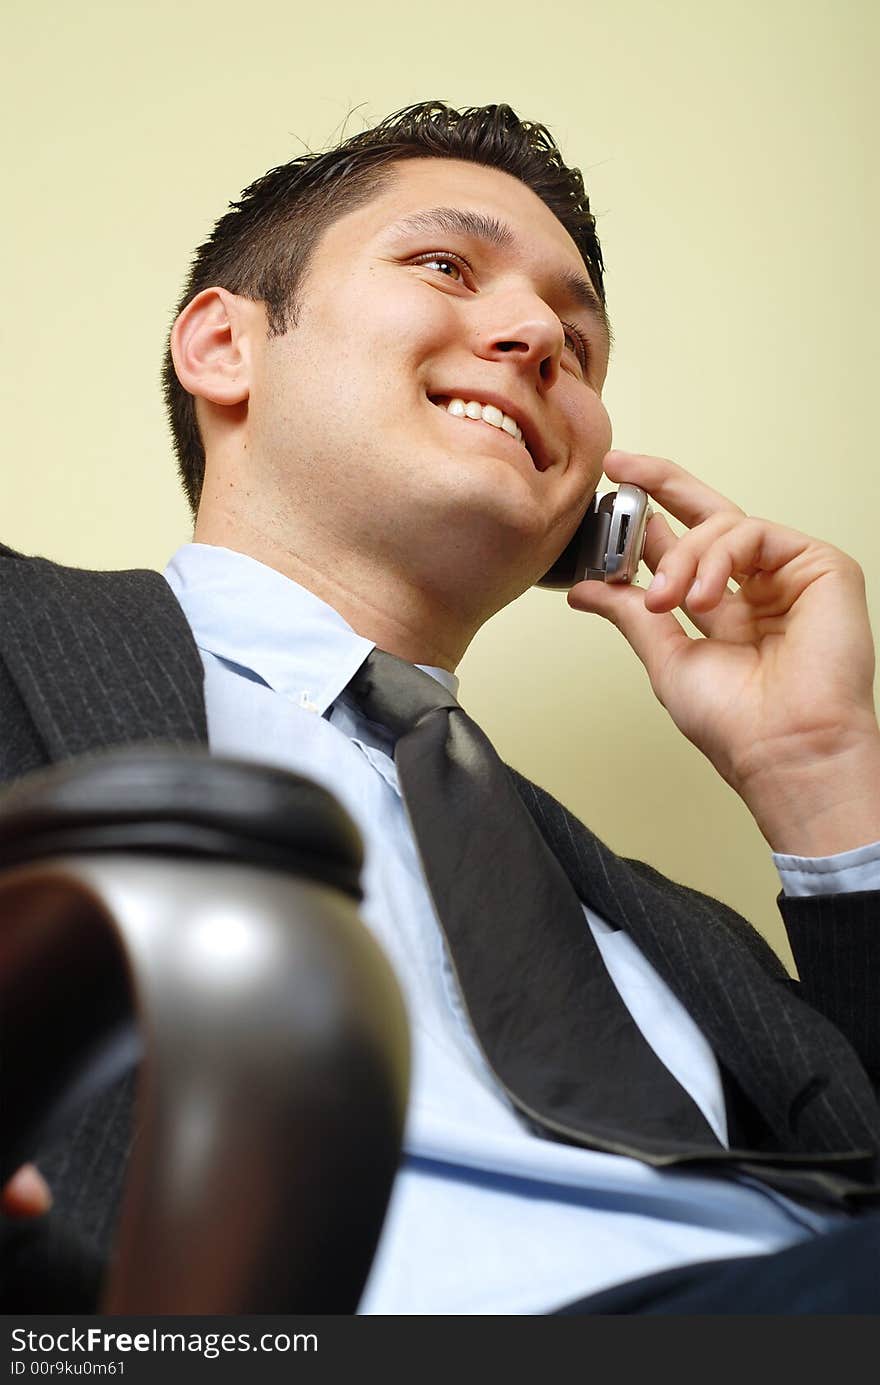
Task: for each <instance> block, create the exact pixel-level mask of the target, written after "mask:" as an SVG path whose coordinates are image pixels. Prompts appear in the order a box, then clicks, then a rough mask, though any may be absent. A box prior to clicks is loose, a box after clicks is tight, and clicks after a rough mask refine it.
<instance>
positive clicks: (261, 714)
mask: <svg viewBox="0 0 880 1385" xmlns="http://www.w3.org/2000/svg"><path fill="white" fill-rule="evenodd" d="M165 577H166V579H167V581H168V583H169V585H170V587H171V589H172V591H173V592H174V594H175V596H176V597H177V599H178V601H179V602H180V604H181V606H182V608H183V611H184V613H185V615H186V618H187V620H188V622H189V625H190V627H191V629H192V631H193V634H194V637H195V641H196V644H197V646H198V648H199V651H200V653H201V656H202V660H203V663H204V667H205V700H206V708H207V719H208V736H209V743H210V747H211V749H212V751H213V752H214V753H216V754H221V755H222V754H228V755H234V756H240V757H242V758H245V759H250V760H254V761H259V762H262V763H267V764H272V765H277V766H280V767H281V768H284V769H288V770H292V771H293V772H295V773H297V774H301V775H305V776H306V777H308V778H311V779H313V780H315V781H316V782H318V783H320V784H322V785H324V786H325V787H326V788H327V789H329V790H330V791H331V793H333V794H334V795H335V796H336V797H337V798H338V799H339V801H340V802H341V803H342V804H343V806H344V807H345V808H346V810H347V811H348V812H349V813H350V815H351V817H352V818H353V819H354V821H355V822H356V823H357V825H358V827H359V829H360V831H361V834H362V836H363V838H364V845H365V856H366V860H365V867H364V874H363V881H362V883H363V889H364V901H363V904H362V906H361V916H362V918H363V920H364V922H365V924H366V925H367V927H368V928H369V929H370V930H371V931H372V933H373V934H374V936H375V937H376V938H377V939H378V941H379V943H380V944H381V945H382V947H383V948H384V949H385V952H386V954H387V955H388V957H389V959H390V961H391V963H392V966H393V967H394V970H395V972H396V974H397V977H398V980H399V982H400V984H401V988H402V990H403V994H404V997H405V1001H406V1006H407V1011H408V1015H409V1021H410V1027H411V1034H412V1045H413V1069H412V1087H411V1096H410V1104H409V1110H408V1116H407V1122H406V1131H405V1137H404V1157H403V1162H402V1166H401V1170H400V1172H399V1174H398V1177H397V1180H396V1183H395V1187H394V1190H393V1193H392V1197H391V1202H390V1206H389V1211H388V1217H387V1220H386V1224H385V1227H384V1230H383V1233H382V1237H381V1241H380V1244H379V1249H378V1252H377V1255H376V1259H375V1262H374V1265H373V1269H372V1271H371V1275H370V1278H369V1281H368V1283H367V1287H366V1290H365V1293H364V1297H363V1299H362V1302H361V1305H360V1309H359V1311H360V1312H361V1313H366V1314H376V1313H378V1314H447V1313H448V1314H509V1315H519V1314H542V1313H547V1312H552V1311H553V1310H554V1309H555V1308H558V1307H561V1306H562V1305H563V1304H565V1303H568V1302H571V1301H573V1300H575V1299H578V1298H581V1297H583V1296H585V1295H587V1294H590V1293H596V1292H599V1291H600V1290H602V1289H605V1288H608V1287H610V1286H611V1285H613V1284H618V1283H621V1282H623V1281H624V1280H627V1279H634V1278H637V1277H639V1276H642V1275H646V1274H652V1273H655V1272H657V1271H659V1270H664V1269H670V1268H672V1267H674V1266H676V1265H680V1264H686V1263H689V1262H696V1261H701V1260H713V1259H717V1258H721V1257H724V1256H739V1255H752V1254H759V1253H762V1252H769V1251H773V1250H776V1249H780V1248H782V1247H784V1246H787V1245H790V1244H793V1243H794V1242H796V1241H800V1240H804V1239H806V1238H808V1237H810V1236H813V1235H816V1234H819V1233H821V1231H822V1230H824V1229H826V1228H829V1227H831V1226H834V1225H837V1224H838V1223H839V1222H841V1221H843V1220H845V1214H842V1213H836V1212H829V1213H821V1214H820V1213H817V1212H815V1211H812V1210H807V1209H805V1208H802V1207H800V1206H799V1205H797V1204H795V1203H793V1202H791V1201H789V1200H788V1199H786V1198H784V1197H783V1196H781V1195H780V1194H777V1193H775V1192H773V1191H771V1190H769V1189H765V1188H762V1187H760V1186H759V1185H758V1184H752V1183H750V1182H749V1181H747V1180H746V1179H745V1178H743V1179H741V1180H738V1181H734V1180H733V1179H730V1178H723V1179H722V1178H711V1177H707V1176H705V1175H696V1174H693V1173H690V1172H685V1171H682V1170H663V1171H661V1170H657V1169H653V1168H650V1167H649V1166H648V1165H646V1164H642V1163H640V1162H639V1161H638V1160H635V1159H628V1158H623V1157H620V1156H617V1155H610V1154H601V1153H597V1152H594V1151H592V1150H585V1149H580V1148H576V1147H573V1146H570V1145H565V1144H557V1143H555V1142H552V1141H548V1140H542V1139H540V1138H538V1137H536V1136H535V1135H533V1134H532V1133H531V1132H530V1131H529V1130H527V1129H526V1128H525V1126H524V1124H523V1123H522V1122H521V1120H520V1118H519V1116H518V1114H517V1113H516V1111H515V1110H514V1108H513V1107H512V1105H511V1104H510V1102H509V1101H508V1099H507V1097H506V1096H505V1094H504V1093H503V1091H502V1090H501V1089H500V1088H499V1086H498V1084H497V1083H496V1081H495V1079H494V1077H493V1076H492V1073H491V1072H490V1070H489V1069H488V1067H487V1065H486V1063H485V1061H484V1059H483V1057H482V1055H481V1053H480V1050H479V1048H478V1046H477V1044H476V1041H475V1039H474V1037H473V1034H472V1031H471V1029H470V1025H469V1022H468V1020H467V1018H466V1016H465V1014H464V1011H463V1007H462V1004H461V1000H460V997H459V994H458V991H457V987H456V983H455V980H454V977H453V974H452V970H451V967H450V965H449V961H448V958H447V956H446V952H445V946H444V942H443V938H442V934H441V932H440V928H439V925H438V922H437V917H436V914H435V911H434V906H433V903H432V901H431V898H430V894H429V892H428V889H427V886H426V884H425V880H424V876H423V873H422V868H421V864H420V861H419V857H418V853H417V850H416V847H415V843H414V839H413V836H412V832H411V829H410V827H409V822H408V819H407V816H406V811H405V808H404V805H403V801H402V799H401V795H400V790H399V787H398V782H397V773H396V769H395V765H394V760H393V758H392V755H393V741H392V739H391V738H390V737H389V736H388V735H387V733H386V732H385V731H384V730H383V729H382V728H379V727H376V726H375V725H374V724H373V723H371V722H368V721H367V720H366V719H365V718H364V717H362V716H361V715H360V714H359V712H358V711H357V710H356V709H355V708H354V707H353V706H352V705H351V704H350V703H349V702H347V701H346V700H345V699H344V698H342V697H341V694H342V693H343V692H344V689H345V687H346V685H347V684H348V682H349V680H350V679H351V678H352V677H353V675H354V673H355V672H356V671H357V669H358V668H359V667H360V665H361V664H362V663H363V661H364V659H365V658H366V657H367V655H368V654H369V652H370V650H371V649H372V648H373V642H372V641H370V640H368V639H365V638H364V637H363V636H361V635H358V634H356V633H355V631H354V630H352V629H351V627H350V626H349V625H348V624H347V622H346V621H345V620H343V618H342V617H341V616H340V615H339V614H338V612H336V611H335V610H333V609H332V608H331V607H330V606H328V605H327V604H326V603H325V602H323V601H321V600H319V598H318V597H316V596H315V595H314V594H313V593H311V592H310V591H308V590H306V589H305V588H303V587H301V586H299V585H298V584H297V583H295V582H293V581H291V580H290V579H289V578H287V577H284V576H283V575H282V574H280V573H279V572H276V571H275V570H274V569H272V568H269V567H266V566H265V565H264V564H262V563H259V562H257V561H256V560H255V559H253V558H249V557H246V556H245V555H243V554H240V553H235V552H232V551H231V550H229V549H224V548H217V547H213V546H210V545H206V544H186V545H184V546H183V547H182V548H181V549H179V550H178V552H177V553H176V554H175V555H174V557H173V558H172V559H171V562H170V563H169V564H168V567H167V568H166V570H165ZM420 667H425V671H426V672H427V673H430V674H432V675H433V677H435V678H437V679H438V680H439V681H440V682H441V683H443V684H444V686H446V687H447V688H449V689H450V690H451V691H452V692H453V693H455V694H456V695H457V694H458V679H457V677H456V676H455V675H454V674H452V673H449V672H448V671H447V670H445V669H440V668H433V667H426V666H424V665H420ZM774 859H775V860H776V863H777V866H778V867H779V869H780V875H781V878H782V881H783V888H784V889H785V891H786V893H796V894H807V893H829V892H831V891H834V890H838V889H841V890H846V889H849V890H856V889H877V888H880V844H875V845H873V846H870V847H862V848H859V849H858V850H857V851H849V852H845V853H843V854H842V855H841V856H839V857H831V858H822V859H821V860H815V859H812V858H810V859H804V858H801V857H790V856H787V857H782V856H777V857H775V858H774ZM584 917H585V923H586V925H587V926H588V927H589V928H590V929H591V930H592V932H593V935H594V937H595V938H596V942H597V944H598V946H599V948H600V950H601V952H602V955H603V958H604V960H605V963H606V966H607V967H608V970H609V972H610V974H611V976H612V978H613V980H614V983H615V985H616V986H617V988H618V990H619V991H620V993H621V995H622V997H623V999H624V1001H625V1003H626V1004H627V1006H628V1007H629V1009H630V1012H631V1014H632V1016H633V1019H634V1020H635V1022H636V1024H637V1025H638V1026H639V1028H640V1029H641V1031H642V1033H643V1034H644V1036H645V1038H646V1039H647V1041H648V1042H649V1043H650V1044H651V1046H652V1047H653V1048H654V1050H655V1052H656V1053H657V1055H658V1057H659V1058H660V1059H661V1060H662V1061H663V1062H664V1063H665V1064H666V1066H667V1067H668V1068H669V1069H670V1071H671V1072H672V1073H673V1074H674V1075H675V1077H676V1078H677V1079H678V1080H679V1082H681V1084H682V1085H683V1086H684V1087H685V1088H686V1089H687V1091H688V1092H689V1093H690V1094H691V1096H692V1097H693V1099H694V1100H695V1101H696V1102H697V1104H698V1105H699V1107H700V1109H701V1110H702V1111H703V1113H704V1115H705V1116H706V1119H707V1120H708V1122H709V1124H710V1125H711V1126H712V1128H713V1129H714V1130H715V1132H716V1134H717V1135H718V1138H719V1140H721V1142H722V1143H726V1142H727V1129H726V1122H725V1113H724V1100H723V1096H722V1090H721V1081H720V1076H719V1072H718V1068H717V1064H716V1062H715V1058H714V1056H713V1054H712V1051H711V1049H710V1048H709V1045H708V1044H707V1042H706V1040H705V1039H704V1038H703V1036H702V1034H701V1033H700V1031H699V1030H698V1029H697V1027H696V1025H695V1024H694V1023H693V1021H692V1020H691V1018H690V1016H689V1015H688V1014H687V1012H686V1011H685V1010H684V1008H683V1007H682V1005H681V1004H680V1002H679V1001H678V1000H677V999H676V997H675V996H674V995H673V993H672V992H671V991H670V990H669V988H668V986H667V985H666V984H665V982H664V981H663V980H662V979H661V978H660V977H659V976H658V975H657V973H656V972H655V971H654V969H653V968H652V966H651V965H650V963H649V962H648V961H647V959H646V958H645V957H644V956H643V955H642V953H641V952H640V950H639V949H638V948H637V947H636V946H635V944H634V943H633V941H632V939H631V938H630V937H629V936H628V935H627V934H626V933H624V932H619V931H614V930H612V929H611V928H610V927H609V926H608V924H607V923H606V922H605V920H603V919H602V918H601V917H600V916H599V915H597V914H595V913H594V912H593V911H592V910H591V909H588V908H587V907H586V906H584Z"/></svg>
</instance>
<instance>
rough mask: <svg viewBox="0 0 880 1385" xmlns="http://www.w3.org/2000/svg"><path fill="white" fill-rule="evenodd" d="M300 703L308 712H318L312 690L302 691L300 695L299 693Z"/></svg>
mask: <svg viewBox="0 0 880 1385" xmlns="http://www.w3.org/2000/svg"><path fill="white" fill-rule="evenodd" d="M299 705H300V706H301V707H302V708H303V709H304V710H305V711H306V712H317V710H318V706H317V703H315V702H313V701H312V694H311V691H310V690H307V691H306V692H301V693H300V695H299Z"/></svg>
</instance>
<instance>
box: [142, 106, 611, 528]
mask: <svg viewBox="0 0 880 1385" xmlns="http://www.w3.org/2000/svg"><path fill="white" fill-rule="evenodd" d="M426 157H430V158H440V159H464V160H469V161H470V162H471V163H477V164H485V165H488V166H489V167H491V168H497V169H500V170H501V172H503V173H510V174H512V175H513V176H514V177H515V178H519V180H520V181H521V182H523V183H525V184H526V185H527V186H528V187H530V188H531V189H532V191H533V192H535V193H536V194H537V196H538V197H540V198H541V200H542V201H543V202H545V203H546V205H547V206H548V207H549V208H550V210H551V211H552V212H553V213H554V214H555V215H556V216H557V217H558V218H559V220H560V221H561V223H562V225H563V226H564V227H565V229H566V230H567V231H568V233H569V235H570V236H571V237H572V240H573V241H574V242H575V244H576V245H577V247H578V249H579V250H580V252H581V255H582V257H583V261H584V264H585V266H586V269H587V272H588V274H589V277H590V281H591V283H592V284H593V287H594V288H595V290H596V293H597V294H598V296H599V299H600V301H601V303H602V304H603V305H604V303H605V287H604V283H603V275H604V268H605V267H604V264H603V261H602V250H601V247H600V245H599V241H598V238H597V236H596V222H595V218H594V217H593V215H592V214H591V212H590V202H589V198H588V197H587V194H586V192H585V190H584V180H583V177H582V175H581V171H580V169H578V168H567V167H566V165H565V164H564V163H563V161H562V156H561V154H560V151H559V149H558V147H557V145H556V142H555V140H554V139H553V137H552V135H551V134H550V132H549V131H548V130H547V129H546V127H545V126H543V125H538V124H536V123H534V122H533V121H528V120H521V119H520V118H519V116H518V115H517V114H516V112H515V111H513V110H512V109H511V107H510V106H506V105H492V106H471V107H467V108H465V109H463V110H455V109H453V108H451V107H449V106H447V105H446V103H445V102H443V101H424V102H421V103H420V104H418V105H414V106H406V107H404V108H403V109H402V110H400V111H396V112H395V113H394V114H393V115H389V116H387V117H386V118H385V119H384V120H382V121H380V122H379V124H378V125H374V126H373V127H372V128H370V129H368V130H363V131H362V132H361V133H360V134H356V135H352V136H351V137H350V138H348V139H346V140H344V141H343V142H342V143H340V144H338V145H335V146H334V147H333V148H331V149H329V150H327V151H326V152H324V153H317V154H314V153H310V154H304V155H302V156H301V157H300V158H298V159H291V161H290V162H289V163H286V164H282V165H281V166H280V167H279V168H273V169H270V170H269V172H268V173H265V174H264V175H263V176H262V177H261V178H258V179H257V180H256V182H254V183H251V185H250V187H247V188H245V190H244V192H243V193H242V194H241V200H240V201H238V202H231V203H230V204H229V211H228V212H227V213H226V214H225V216H222V217H221V218H220V220H219V221H218V222H217V224H216V225H215V227H214V229H213V231H212V233H211V236H210V237H209V239H208V240H207V241H205V243H204V245H202V246H200V247H199V249H198V250H197V251H196V253H195V255H194V257H193V262H192V266H191V269H190V274H189V278H188V280H187V283H186V287H185V289H184V291H183V294H182V296H181V299H180V302H179V303H178V305H177V307H176V309H175V311H174V318H175V319H176V318H177V316H178V314H179V313H181V312H182V311H183V309H184V308H185V307H186V305H187V303H189V302H190V301H191V299H193V298H195V297H196V295H197V294H199V293H201V292H202V291H203V290H204V289H206V288H212V287H215V286H217V287H220V288H225V289H228V290H229V292H230V293H235V294H239V295H241V296H242V297H245V298H250V299H253V300H255V301H258V302H263V303H265V305H266V315H267V321H268V331H269V336H270V337H272V336H280V335H281V334H282V333H284V332H286V331H287V330H288V328H289V327H291V326H293V325H295V324H296V313H297V304H296V292H297V289H298V287H299V286H300V284H301V283H302V281H303V278H304V275H305V271H306V269H307V267H308V263H309V260H310V258H311V255H312V253H313V252H314V250H315V247H316V245H317V243H318V240H319V238H320V236H321V234H322V233H323V232H324V231H325V230H326V229H327V227H328V226H330V225H331V224H332V223H333V222H334V221H336V220H337V219H338V218H339V217H340V216H343V215H344V214H345V213H347V212H350V211H354V210H355V209H356V208H357V207H359V206H361V205H363V203H365V202H368V201H369V200H370V199H371V198H372V197H374V196H376V195H377V194H378V193H379V192H380V191H381V190H382V189H383V187H384V186H385V185H386V183H387V182H389V181H390V179H391V178H392V177H393V174H394V170H393V168H392V167H391V165H393V164H394V163H396V162H398V161H399V160H402V159H414V158H426ZM162 389H163V393H164V396H165V405H166V409H167V413H168V420H169V423H170V426H171V431H172V434H173V439H174V447H175V451H176V453H177V459H178V468H179V471H180V476H181V480H182V482H183V487H184V490H185V491H186V495H187V498H188V500H189V503H190V507H191V509H192V512H193V515H195V514H196V512H197V510H198V507H199V500H200V498H201V493H202V486H203V484H204V479H205V449H204V445H203V442H202V437H201V433H200V431H199V426H198V422H197V420H196V410H195V398H194V396H193V395H191V394H190V393H189V392H188V391H187V390H185V389H184V388H183V386H182V385H181V383H180V381H179V380H178V378H177V373H176V371H175V369H174V363H173V361H172V359H171V349H170V345H169V347H168V349H167V350H166V352H165V361H164V364H163V367H162Z"/></svg>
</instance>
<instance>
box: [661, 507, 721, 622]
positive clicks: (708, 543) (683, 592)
mask: <svg viewBox="0 0 880 1385" xmlns="http://www.w3.org/2000/svg"><path fill="white" fill-rule="evenodd" d="M742 523H743V519H742V517H741V516H740V515H738V514H735V513H733V512H732V511H724V512H721V513H719V514H715V515H712V516H710V518H709V519H706V520H704V521H703V522H702V523H701V524H698V525H697V527H696V528H695V529H691V530H689V531H688V532H687V533H686V534H683V535H682V536H681V537H680V538H678V539H676V540H675V541H674V542H673V543H671V544H668V545H667V546H666V547H665V549H664V551H663V553H662V554H661V556H660V559H659V561H658V564H657V570H656V572H655V574H654V581H653V582H652V583H651V586H650V587H649V589H648V592H647V593H646V601H647V604H648V607H649V609H650V610H652V611H671V610H672V609H673V608H674V607H675V606H683V605H684V604H685V602H687V603H688V606H689V607H690V606H691V605H694V604H695V603H694V601H693V597H692V595H691V593H692V591H693V590H694V583H695V582H696V581H698V580H699V575H700V564H701V562H702V561H703V559H704V556H705V555H706V554H707V553H708V552H710V551H712V552H714V553H715V554H716V555H717V554H720V553H721V551H722V550H721V548H720V547H719V546H718V545H719V544H720V542H721V540H722V539H723V538H724V536H726V535H728V534H729V533H730V532H731V531H732V530H733V529H734V528H736V527H737V526H738V525H741V524H742ZM670 532H671V531H670ZM674 537H675V536H674V535H673V538H674ZM721 565H722V564H721V561H720V559H718V560H717V561H716V568H717V569H720V567H721ZM716 568H713V569H712V575H713V585H712V591H713V595H714V600H712V601H706V600H704V601H702V603H699V608H700V609H701V610H704V611H708V610H710V609H711V608H712V607H713V606H717V605H718V603H719V602H720V601H721V599H722V597H723V596H724V595H725V594H728V595H729V594H730V593H726V584H727V580H728V578H729V577H730V576H731V575H732V569H731V568H728V571H727V573H726V575H725V577H724V579H723V580H722V581H721V582H720V583H718V582H717V581H716V580H715V579H716V577H717V572H716ZM707 572H708V568H707ZM697 591H700V588H697Z"/></svg>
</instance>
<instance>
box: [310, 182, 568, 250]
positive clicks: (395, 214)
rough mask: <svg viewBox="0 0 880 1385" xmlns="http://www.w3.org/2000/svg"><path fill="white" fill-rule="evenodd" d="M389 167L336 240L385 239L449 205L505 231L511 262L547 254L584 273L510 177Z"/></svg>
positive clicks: (534, 201) (340, 225)
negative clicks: (509, 235)
mask: <svg viewBox="0 0 880 1385" xmlns="http://www.w3.org/2000/svg"><path fill="white" fill-rule="evenodd" d="M390 167H391V170H392V176H391V181H390V182H389V183H388V184H387V185H386V186H385V187H384V188H382V190H381V191H380V192H379V193H378V194H376V195H375V196H374V197H373V198H371V199H370V201H369V202H367V203H365V204H363V205H362V206H361V207H358V208H357V209H356V210H355V211H353V212H350V213H348V215H346V216H343V217H341V218H340V220H339V221H338V222H337V223H336V227H335V229H336V230H337V232H338V233H339V235H338V239H340V240H345V241H348V240H349V238H350V237H354V238H357V239H358V240H363V239H364V238H366V239H368V240H372V239H374V238H375V239H380V238H384V239H387V237H388V235H389V233H393V231H394V226H395V223H396V222H398V221H403V220H404V219H406V218H408V217H410V216H411V215H412V214H413V213H418V212H420V211H427V210H429V209H431V208H433V207H438V206H454V207H460V208H463V209H467V210H470V211H475V212H480V213H482V214H483V215H485V216H487V217H490V216H491V217H495V218H496V219H497V220H498V221H500V222H503V223H504V224H505V225H506V226H508V227H510V229H511V230H512V231H513V233H514V237H513V240H512V242H511V244H510V245H508V246H506V247H505V249H506V250H507V252H508V253H509V254H510V255H511V258H522V259H523V260H526V261H534V262H536V263H540V262H541V260H542V257H546V256H547V255H548V254H552V256H553V260H554V263H555V264H556V265H557V267H558V268H560V269H563V270H565V269H570V270H577V271H579V272H581V273H582V272H583V269H584V262H583V259H582V258H581V254H580V251H579V250H578V248H577V245H576V244H575V242H574V241H573V240H572V238H571V236H570V235H569V233H568V232H567V231H566V229H565V227H564V226H563V225H562V222H561V221H559V219H558V218H557V217H556V216H554V214H553V212H552V211H551V210H550V208H549V207H548V206H547V205H546V203H544V202H542V201H541V199H540V197H538V196H537V194H536V193H534V192H532V189H531V188H529V187H526V185H525V183H522V182H520V180H519V179H518V178H514V177H513V175H512V174H509V173H503V172H502V171H501V170H500V169H497V168H487V167H485V166H483V165H482V164H474V163H470V162H467V161H465V160H462V159H439V158H438V159H432V158H424V159H421V158H419V159H402V160H400V161H399V162H397V163H395V164H392V165H391V166H390ZM333 230H334V228H333V227H331V228H330V232H329V233H328V236H327V239H328V241H329V240H330V239H331V233H332V232H333ZM333 239H337V237H333Z"/></svg>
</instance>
